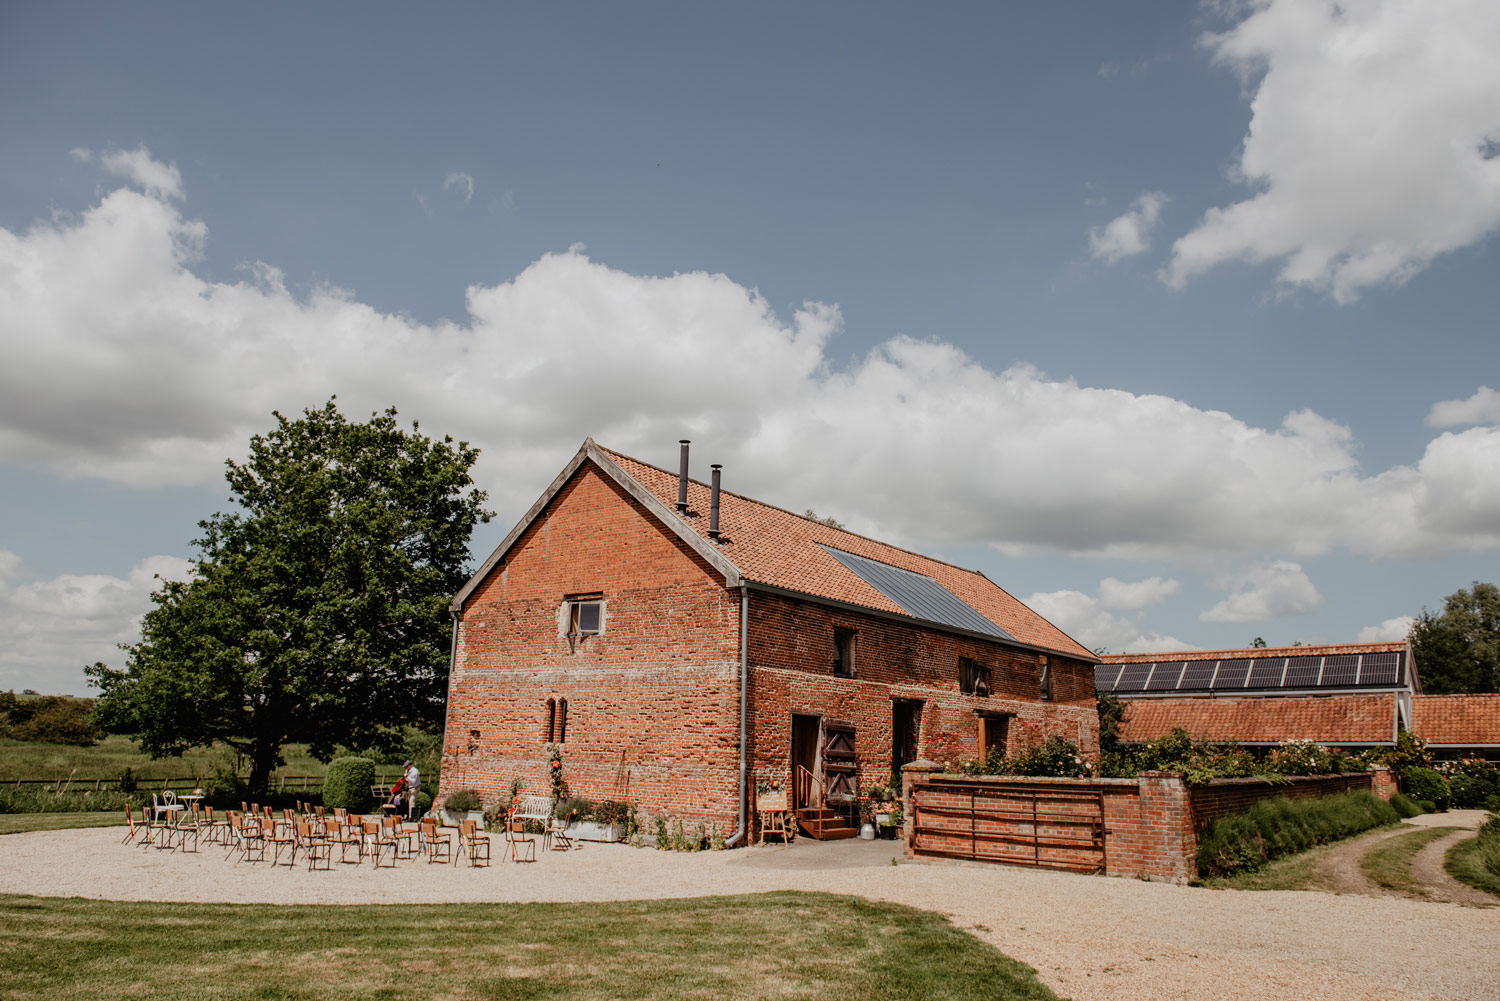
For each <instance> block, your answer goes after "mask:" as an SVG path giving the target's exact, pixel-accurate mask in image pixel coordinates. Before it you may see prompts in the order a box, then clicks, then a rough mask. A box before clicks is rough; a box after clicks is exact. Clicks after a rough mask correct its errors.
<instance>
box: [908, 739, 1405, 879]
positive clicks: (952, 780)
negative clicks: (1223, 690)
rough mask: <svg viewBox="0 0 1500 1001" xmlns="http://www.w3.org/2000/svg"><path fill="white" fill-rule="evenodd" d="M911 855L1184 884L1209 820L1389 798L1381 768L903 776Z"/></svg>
mask: <svg viewBox="0 0 1500 1001" xmlns="http://www.w3.org/2000/svg"><path fill="white" fill-rule="evenodd" d="M902 773H903V774H902V778H903V799H904V807H903V810H904V813H905V816H906V854H907V856H908V857H912V858H960V859H971V860H976V861H989V862H1003V863H1008V864H1014V865H1027V866H1037V867H1044V868H1067V869H1087V870H1092V871H1098V872H1103V873H1104V874H1106V875H1109V876H1133V877H1137V878H1144V879H1152V880H1162V881H1166V882H1172V883H1185V882H1187V881H1189V880H1191V879H1193V878H1194V877H1196V876H1197V874H1198V835H1199V834H1200V833H1201V832H1202V831H1203V829H1204V828H1206V827H1207V826H1208V825H1209V824H1210V823H1211V822H1212V821H1213V820H1215V819H1216V818H1218V817H1222V816H1225V815H1226V814H1231V813H1240V812H1243V811H1244V810H1247V809H1249V807H1250V806H1251V805H1252V804H1253V803H1255V802H1256V801H1258V800H1262V799H1269V798H1271V797H1275V796H1285V797H1287V798H1288V799H1308V798H1314V797H1321V796H1330V795H1334V794H1337V793H1342V792H1349V791H1354V790H1359V789H1367V790H1370V791H1372V792H1374V793H1375V795H1377V796H1381V797H1382V798H1385V799H1389V798H1390V796H1391V794H1392V793H1394V792H1395V783H1394V781H1392V780H1391V777H1390V773H1389V772H1387V771H1386V770H1385V769H1383V768H1382V769H1376V770H1375V771H1374V772H1356V773H1349V774H1341V775H1308V776H1295V777H1289V778H1288V779H1287V780H1286V782H1284V783H1272V782H1267V781H1266V780H1264V779H1253V778H1252V779H1215V780H1213V781H1212V782H1209V783H1208V784H1207V785H1203V786H1198V787H1197V788H1192V787H1189V786H1188V784H1187V782H1186V781H1185V780H1184V778H1183V776H1182V775H1180V774H1178V773H1176V772H1143V773H1142V774H1141V775H1139V776H1137V777H1136V778H1131V779H1092V778H1082V779H1060V778H1029V777H1023V776H1015V775H947V774H943V773H942V771H941V766H940V765H937V764H934V763H932V762H927V761H917V762H912V763H911V764H909V765H907V766H906V767H905V768H904V769H903V770H902Z"/></svg>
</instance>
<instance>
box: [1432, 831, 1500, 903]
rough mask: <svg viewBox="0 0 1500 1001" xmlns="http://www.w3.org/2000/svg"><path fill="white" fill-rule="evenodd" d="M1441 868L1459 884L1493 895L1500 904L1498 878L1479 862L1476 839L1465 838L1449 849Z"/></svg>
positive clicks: (1499, 882)
mask: <svg viewBox="0 0 1500 1001" xmlns="http://www.w3.org/2000/svg"><path fill="white" fill-rule="evenodd" d="M1443 868H1444V869H1446V870H1447V871H1448V875H1450V876H1452V877H1453V878H1454V879H1456V880H1458V881H1459V882H1460V883H1468V884H1469V885H1470V886H1472V887H1474V889H1476V890H1483V891H1484V892H1485V893H1493V894H1495V897H1496V903H1500V876H1496V875H1495V874H1494V873H1492V872H1490V871H1489V870H1488V869H1486V868H1485V867H1484V863H1483V862H1481V861H1480V859H1479V839H1478V838H1465V839H1464V840H1462V841H1460V842H1459V843H1458V844H1456V845H1454V846H1453V847H1452V848H1449V849H1448V854H1447V855H1445V856H1443Z"/></svg>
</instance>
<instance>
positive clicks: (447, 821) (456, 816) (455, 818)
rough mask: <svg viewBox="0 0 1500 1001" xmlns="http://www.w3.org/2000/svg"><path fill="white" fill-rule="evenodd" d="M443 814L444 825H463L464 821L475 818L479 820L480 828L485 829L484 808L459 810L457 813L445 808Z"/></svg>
mask: <svg viewBox="0 0 1500 1001" xmlns="http://www.w3.org/2000/svg"><path fill="white" fill-rule="evenodd" d="M442 814H443V826H444V827H462V826H463V824H464V821H466V820H474V821H478V823H479V829H480V830H481V831H482V830H484V811H483V810H459V811H458V812H457V813H454V812H453V811H452V810H444V811H442Z"/></svg>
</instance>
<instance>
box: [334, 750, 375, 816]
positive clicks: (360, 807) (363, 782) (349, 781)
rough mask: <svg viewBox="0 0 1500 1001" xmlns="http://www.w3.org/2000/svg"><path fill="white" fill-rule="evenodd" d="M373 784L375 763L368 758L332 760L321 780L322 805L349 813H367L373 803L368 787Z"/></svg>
mask: <svg viewBox="0 0 1500 1001" xmlns="http://www.w3.org/2000/svg"><path fill="white" fill-rule="evenodd" d="M374 784H375V762H373V761H371V760H370V759H369V758H334V759H333V760H332V761H330V762H329V763H328V776H327V777H326V778H325V779H324V780H323V805H324V806H325V807H327V808H328V809H330V810H332V809H334V808H343V809H345V810H348V811H349V812H350V813H367V812H369V809H370V807H371V805H372V804H373V802H374V798H373V797H372V796H371V795H370V786H372V785H374Z"/></svg>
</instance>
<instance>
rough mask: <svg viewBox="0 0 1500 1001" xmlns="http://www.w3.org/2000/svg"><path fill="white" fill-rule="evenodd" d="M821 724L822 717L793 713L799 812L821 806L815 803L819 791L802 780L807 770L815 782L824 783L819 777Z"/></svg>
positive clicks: (794, 760) (793, 750)
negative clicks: (804, 771) (819, 735)
mask: <svg viewBox="0 0 1500 1001" xmlns="http://www.w3.org/2000/svg"><path fill="white" fill-rule="evenodd" d="M820 724H821V718H820V717H817V716H806V715H803V714H802V713H792V789H793V790H794V795H795V796H796V799H797V801H796V803H794V804H793V805H794V806H795V807H796V809H798V810H801V809H803V808H805V807H809V806H818V805H821V804H819V803H815V802H814V800H815V799H816V798H817V791H816V790H815V789H814V788H813V787H812V784H811V783H809V782H806V781H804V780H803V779H802V774H803V773H802V769H806V772H807V774H808V775H810V776H812V778H813V779H814V780H815V781H822V779H821V778H820V776H819V775H818V734H819V732H820V730H821V726H820Z"/></svg>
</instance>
